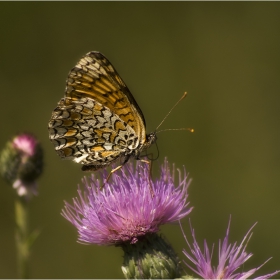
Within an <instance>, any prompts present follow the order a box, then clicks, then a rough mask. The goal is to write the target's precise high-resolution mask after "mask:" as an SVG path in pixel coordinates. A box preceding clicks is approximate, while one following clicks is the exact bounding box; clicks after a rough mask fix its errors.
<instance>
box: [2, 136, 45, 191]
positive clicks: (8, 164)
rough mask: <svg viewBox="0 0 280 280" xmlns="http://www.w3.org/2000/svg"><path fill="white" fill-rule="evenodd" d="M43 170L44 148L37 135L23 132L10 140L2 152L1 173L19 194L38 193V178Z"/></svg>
mask: <svg viewBox="0 0 280 280" xmlns="http://www.w3.org/2000/svg"><path fill="white" fill-rule="evenodd" d="M42 171H43V150H42V147H41V145H40V143H39V142H38V140H37V139H36V137H35V136H34V135H32V134H29V133H22V134H19V135H17V136H15V137H14V138H13V139H12V140H11V141H8V142H7V144H6V146H5V148H4V149H3V150H2V152H1V154H0V173H1V175H2V176H3V178H5V179H6V180H7V181H8V183H10V184H11V185H12V186H13V187H14V188H15V189H16V190H17V193H18V195H19V196H30V195H32V194H36V193H37V184H36V181H35V180H36V179H37V178H38V176H40V175H41V173H42Z"/></svg>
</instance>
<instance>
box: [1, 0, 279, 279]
mask: <svg viewBox="0 0 280 280" xmlns="http://www.w3.org/2000/svg"><path fill="white" fill-rule="evenodd" d="M0 22H1V25H0V26H1V27H0V32H1V44H0V50H1V51H0V84H1V89H0V96H1V110H0V119H1V122H0V129H1V137H0V147H3V146H4V144H5V142H6V141H7V140H8V139H10V137H12V136H13V135H14V134H15V133H17V132H22V131H30V132H33V133H35V134H36V135H37V137H38V138H39V140H40V141H41V143H42V145H43V148H44V151H45V171H44V174H43V176H42V177H41V178H40V179H39V182H38V183H39V186H40V188H39V192H40V194H39V196H38V197H37V198H36V199H34V200H33V201H32V202H31V205H30V228H31V229H36V228H38V229H40V231H41V235H40V237H39V239H38V240H37V242H36V243H35V244H34V246H33V251H32V255H31V268H30V270H31V277H33V278H122V277H123V275H122V273H121V269H120V267H121V264H122V251H121V249H120V248H116V247H98V246H85V245H80V244H78V243H77V242H76V237H77V233H76V230H75V229H74V227H73V226H72V225H71V224H70V223H69V222H68V221H66V220H65V219H63V218H62V216H61V215H60V211H61V209H62V207H63V201H64V200H67V201H70V200H71V198H72V197H75V196H76V188H77V185H78V184H79V182H80V180H81V177H82V176H83V175H84V174H83V173H82V171H81V170H80V166H79V165H78V164H75V163H72V162H70V161H62V160H61V159H60V158H59V157H58V156H57V155H56V153H55V151H54V148H53V145H52V143H51V142H50V141H49V139H48V130H47V124H48V121H49V119H50V116H51V112H52V110H53V109H54V108H55V106H56V104H57V102H58V101H59V99H60V98H61V97H63V94H64V88H65V80H66V77H67V74H68V72H69V70H70V69H71V68H72V67H73V66H74V65H75V63H76V62H77V61H78V60H79V59H80V58H81V56H82V55H84V54H85V53H87V52H89V51H92V50H98V51H101V52H102V53H103V54H105V55H106V56H107V57H108V59H109V60H110V61H111V62H112V63H113V65H114V66H115V67H116V69H117V71H118V72H119V73H120V75H121V76H122V78H123V79H124V81H125V82H126V83H127V85H128V87H129V88H130V90H131V92H132V93H133V95H134V96H135V99H136V100H137V102H138V104H139V106H140V107H141V108H142V111H143V113H144V115H145V118H146V123H147V131H148V132H150V131H153V130H154V129H155V127H156V126H157V125H158V124H159V122H160V121H161V120H162V119H163V117H164V116H165V115H166V113H167V112H168V111H169V109H170V108H171V106H172V105H173V104H174V103H175V102H176V101H177V100H178V99H179V98H180V96H181V95H182V94H183V92H184V91H187V92H188V96H187V98H186V99H185V100H184V102H182V103H181V104H180V105H179V106H178V107H177V108H176V110H174V111H173V112H172V114H171V115H170V117H169V118H168V120H167V121H166V122H165V123H164V125H163V127H162V128H180V127H193V128H194V129H195V133H188V132H184V131H177V132H176V131H170V132H163V133H161V134H159V135H158V146H159V151H160V156H159V159H158V162H159V163H161V162H162V161H163V159H164V157H165V156H167V157H168V160H169V161H170V162H175V163H176V165H177V166H178V167H181V166H182V165H185V166H186V169H187V170H188V172H189V173H190V177H192V178H193V181H192V184H191V187H190V190H189V193H190V197H189V199H190V202H191V205H192V206H194V207H195V208H194V210H193V212H192V213H191V215H190V217H191V221H192V225H193V227H194V228H195V230H196V235H197V239H198V240H199V241H200V243H202V241H203V239H204V238H206V239H207V240H208V241H209V243H210V244H211V243H212V242H217V241H218V239H219V238H223V237H224V234H225V231H226V227H227V223H228V220H229V216H230V214H231V215H232V224H231V234H230V241H232V242H234V241H239V242H240V241H241V239H242V238H243V236H244V234H245V233H246V232H247V230H248V229H249V228H250V227H251V225H252V224H253V223H255V222H256V221H258V224H257V226H256V227H255V229H254V235H253V238H252V239H251V241H250V243H249V245H248V251H250V252H253V253H254V256H253V257H252V258H251V259H250V260H249V261H248V262H247V263H246V264H245V265H244V266H243V267H242V268H241V269H242V270H244V271H246V270H249V269H250V268H253V267H256V266H258V265H260V264H261V263H262V262H264V261H265V260H267V259H268V258H269V257H270V256H273V259H272V260H271V261H269V263H267V264H266V265H265V266H264V267H263V268H262V269H261V271H260V272H258V274H257V275H262V274H265V273H268V272H273V271H275V270H276V269H280V250H279V249H280V239H279V234H280V225H279V213H280V205H279V201H280V199H279V198H280V129H279V128H280V75H279V74H280V3H279V2H278V3H277V2H269V3H265V2H246V3H245V2H244V3H242V2H228V3H227V2H174V3H172V2H143V3H141V2H135V3H133V2H104V3H102V2H80V3H78V2H76V3H75V2H57V3H55V2H53V3H47V2H45V3H40V2H37V3H36V2H29V3H28V2H25V3H21V2H16V3H12V2H10V3H8V2H1V3H0ZM0 186H1V187H0V205H1V208H0V225H1V226H0V248H1V250H0V277H1V278H14V277H16V275H17V274H16V264H15V263H16V253H15V246H14V195H15V194H14V191H13V190H12V189H11V188H10V187H8V185H7V184H6V183H5V182H4V181H3V180H1V181H0ZM183 226H184V228H185V231H186V234H187V236H189V225H188V219H185V220H184V222H183ZM162 233H163V234H164V235H165V236H166V238H167V239H168V240H169V241H170V242H171V243H172V245H173V246H174V248H175V249H176V251H177V252H178V254H179V256H180V257H183V255H182V253H181V250H182V248H183V247H186V244H185V242H184V239H183V236H182V234H181V231H180V229H179V227H178V225H170V226H163V227H162ZM216 249H217V246H216Z"/></svg>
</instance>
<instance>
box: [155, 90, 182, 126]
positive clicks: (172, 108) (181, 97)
mask: <svg viewBox="0 0 280 280" xmlns="http://www.w3.org/2000/svg"><path fill="white" fill-rule="evenodd" d="M186 96H187V92H185V93H184V94H183V96H182V97H181V98H180V99H179V100H178V101H177V102H176V104H175V105H174V106H173V107H172V108H171V109H170V111H169V112H168V113H167V114H166V116H165V117H164V118H163V120H162V121H161V123H160V124H159V125H158V126H157V128H156V131H157V130H158V128H159V127H160V126H161V125H162V124H163V123H164V121H165V120H166V118H167V117H168V116H169V115H170V113H171V112H172V111H173V109H174V108H175V107H176V106H177V105H178V104H179V103H180V102H181V101H182V100H183V99H184V98H185V97H186Z"/></svg>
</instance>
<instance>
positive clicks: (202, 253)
mask: <svg viewBox="0 0 280 280" xmlns="http://www.w3.org/2000/svg"><path fill="white" fill-rule="evenodd" d="M230 221H231V219H230V220H229V223H228V227H227V231H226V236H225V238H224V239H223V241H222V240H219V248H218V264H217V266H214V265H213V264H212V256H213V253H214V245H213V246H212V250H211V249H210V248H209V246H208V244H207V241H206V240H204V243H203V249H201V248H200V247H199V245H198V242H197V240H196V237H195V232H194V229H193V228H192V226H191V223H190V228H191V235H192V239H193V242H192V243H190V242H189V241H188V239H187V237H186V235H185V233H184V231H183V229H182V226H181V229H182V232H183V235H184V238H185V240H186V243H187V245H188V249H184V250H183V253H184V255H185V256H186V258H187V260H186V261H185V260H184V263H185V265H186V266H187V267H188V268H189V269H190V270H191V271H193V272H195V273H196V274H197V275H199V276H200V277H202V278H203V279H248V278H250V279H268V278H271V277H272V276H274V275H276V274H277V273H279V272H280V271H279V270H278V271H275V272H273V273H269V274H266V275H263V276H259V277H256V278H251V276H252V275H253V274H254V273H255V272H257V271H258V270H259V269H260V268H261V267H262V266H263V265H264V264H265V263H267V262H268V261H269V260H270V259H271V258H270V259H268V260H266V261H265V262H264V263H263V264H261V265H260V266H258V267H256V268H253V269H250V270H248V271H244V267H243V265H244V263H245V262H246V261H247V260H248V259H249V258H251V257H252V256H253V254H252V253H247V252H246V248H247V244H248V242H249V240H250V238H251V236H252V234H253V232H252V229H253V228H254V227H255V225H256V223H255V224H254V225H253V226H252V227H251V228H250V229H249V230H248V232H247V233H246V234H245V236H244V238H243V239H242V241H241V243H240V244H239V245H238V243H237V242H235V243H233V244H230V243H229V229H230ZM241 267H242V271H240V268H241Z"/></svg>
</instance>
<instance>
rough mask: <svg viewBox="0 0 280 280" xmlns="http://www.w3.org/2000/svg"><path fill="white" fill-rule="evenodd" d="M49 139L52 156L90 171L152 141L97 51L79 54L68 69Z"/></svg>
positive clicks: (127, 93) (131, 154)
mask: <svg viewBox="0 0 280 280" xmlns="http://www.w3.org/2000/svg"><path fill="white" fill-rule="evenodd" d="M48 129H49V138H50V140H51V142H52V143H53V144H54V147H55V150H56V152H57V154H58V155H59V156H60V157H61V158H63V159H70V160H73V161H75V162H77V163H80V164H82V170H84V171H95V170H98V169H101V168H104V167H107V166H108V165H110V164H111V163H113V162H114V161H116V160H117V159H120V160H121V164H120V166H123V165H124V164H125V163H126V162H127V161H128V160H129V158H130V157H134V158H136V159H140V154H141V152H142V151H144V150H146V149H147V148H148V147H149V146H151V145H152V144H153V143H154V142H155V141H156V133H155V132H152V133H150V134H146V124H145V118H144V115H143V113H142V111H141V109H140V107H139V106H138V104H137V102H136V101H135V99H134V97H133V95H132V94H131V93H130V91H129V89H128V87H127V86H126V84H125V83H124V81H123V80H122V78H121V77H120V76H119V74H118V73H117V71H116V69H115V68H114V66H113V65H112V64H111V63H110V62H109V60H108V59H107V58H106V57H105V56H104V55H103V54H101V53H100V52H97V51H92V52H89V53H87V54H86V55H85V56H83V57H82V58H81V59H80V60H79V61H78V63H77V64H76V66H75V67H74V68H73V69H72V70H71V71H70V73H69V75H68V78H67V80H66V89H65V95H64V97H63V98H62V99H61V100H60V101H59V102H58V105H57V107H56V108H55V109H54V110H53V112H52V115H51V119H50V121H49V124H48Z"/></svg>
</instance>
